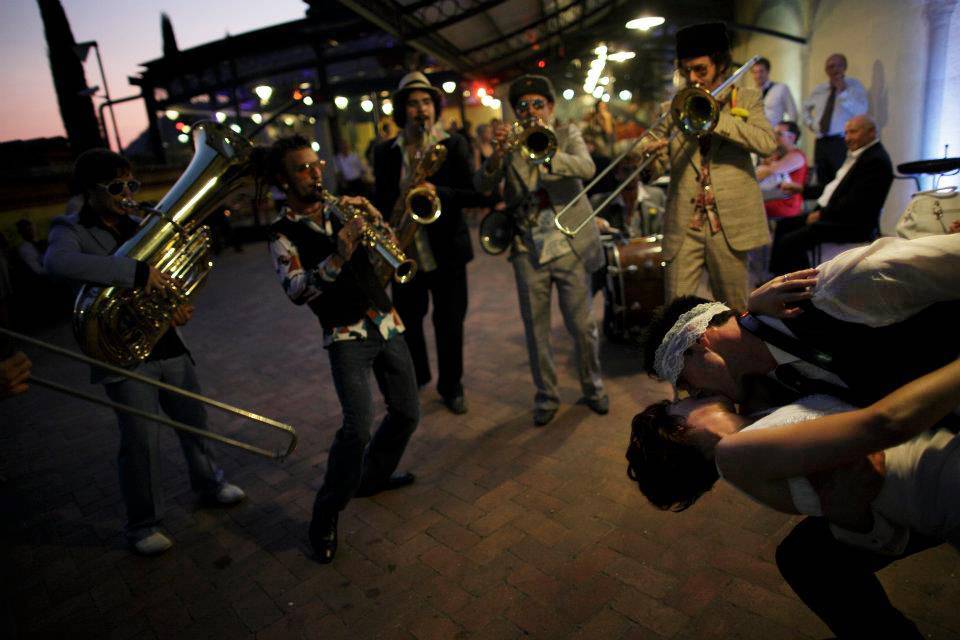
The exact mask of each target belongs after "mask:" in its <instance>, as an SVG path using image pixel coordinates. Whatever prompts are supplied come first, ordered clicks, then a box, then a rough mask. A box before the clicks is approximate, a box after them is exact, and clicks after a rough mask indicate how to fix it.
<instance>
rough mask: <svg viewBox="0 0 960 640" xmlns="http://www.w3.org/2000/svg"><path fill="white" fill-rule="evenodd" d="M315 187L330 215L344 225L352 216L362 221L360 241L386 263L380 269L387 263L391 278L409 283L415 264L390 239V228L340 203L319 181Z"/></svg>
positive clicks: (413, 273)
mask: <svg viewBox="0 0 960 640" xmlns="http://www.w3.org/2000/svg"><path fill="white" fill-rule="evenodd" d="M315 189H316V190H317V193H318V194H319V196H320V199H321V200H322V201H323V202H324V204H326V205H327V207H329V208H330V210H331V211H332V212H333V214H334V215H335V216H337V218H339V219H340V222H341V223H343V224H347V223H349V222H350V221H351V220H355V219H360V220H361V221H362V223H363V224H362V227H361V231H360V242H362V243H363V246H365V247H367V249H371V250H373V251H376V253H375V254H373V255H374V256H375V257H377V258H379V259H380V263H381V264H382V263H384V262H385V263H386V265H383V269H386V268H387V267H388V266H389V268H391V269H393V279H394V280H396V281H397V282H399V283H401V284H402V283H404V282H409V281H410V280H411V279H412V278H413V276H414V275H416V273H417V263H416V262H415V261H414V260H413V259H412V258H408V257H407V256H406V254H405V253H404V252H403V249H401V248H400V247H399V245H397V243H396V242H395V241H394V239H393V234H392V233H390V230H389V229H388V228H386V226H384V225H383V223H382V222H380V221H378V220H374V219H373V218H372V217H371V216H370V215H369V214H367V213H366V212H364V211H362V210H361V209H359V208H357V207H355V206H353V205H352V204H345V203H342V202H340V199H339V198H337V197H336V196H335V195H333V194H332V193H330V192H329V191H327V190H326V189H324V188H323V184H321V183H319V182H318V183H317V184H316V186H315ZM379 266H380V265H375V267H376V268H377V272H378V273H379V272H380V271H381V269H380V268H379Z"/></svg>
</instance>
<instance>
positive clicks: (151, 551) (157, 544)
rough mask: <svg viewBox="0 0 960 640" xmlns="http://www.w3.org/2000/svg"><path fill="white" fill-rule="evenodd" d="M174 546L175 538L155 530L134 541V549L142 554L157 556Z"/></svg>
mask: <svg viewBox="0 0 960 640" xmlns="http://www.w3.org/2000/svg"><path fill="white" fill-rule="evenodd" d="M172 546H173V540H171V539H170V538H168V537H167V536H165V535H164V534H162V533H160V532H159V531H155V532H154V533H151V534H150V535H148V536H147V537H146V538H140V539H139V540H137V541H136V542H134V543H133V549H134V551H136V552H137V553H139V554H140V555H142V556H157V555H160V554H161V553H163V552H164V551H166V550H167V549H169V548H170V547H172Z"/></svg>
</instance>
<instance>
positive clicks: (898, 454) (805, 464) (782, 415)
mask: <svg viewBox="0 0 960 640" xmlns="http://www.w3.org/2000/svg"><path fill="white" fill-rule="evenodd" d="M958 398H960V361H956V362H953V363H951V364H949V365H947V366H945V367H943V368H941V369H939V370H937V371H934V372H932V373H930V374H928V375H926V376H924V377H922V378H919V379H918V380H915V381H914V382H911V383H910V384H908V385H905V386H903V387H901V388H900V389H898V390H897V391H895V392H893V393H891V394H890V395H888V396H886V397H885V398H883V399H881V400H879V401H878V402H876V403H874V404H872V405H870V406H869V407H866V408H864V409H857V408H855V407H852V406H850V405H848V404H846V403H844V402H841V401H839V400H837V399H835V398H832V397H830V396H808V397H806V398H802V399H801V400H799V401H797V402H795V403H793V404H790V405H787V406H785V407H781V408H780V409H777V410H775V411H773V412H772V413H770V414H768V415H766V416H764V417H763V418H760V419H759V420H757V421H755V422H753V424H749V421H748V420H747V419H746V418H743V417H742V416H739V415H737V414H736V412H735V411H734V407H733V406H732V404H731V403H730V402H729V401H727V400H726V399H724V398H719V397H714V398H707V399H699V400H692V399H690V400H682V401H680V402H676V403H673V404H668V403H665V402H663V403H659V404H656V405H651V406H650V407H648V408H647V410H645V411H644V412H643V413H641V414H639V415H638V416H636V418H634V422H633V433H632V435H631V442H630V447H629V449H628V451H627V459H628V461H629V465H628V474H629V475H630V477H631V478H632V479H633V480H635V481H636V482H637V483H638V485H639V486H640V489H641V491H643V493H644V494H645V495H646V496H647V498H648V499H650V501H651V502H652V503H653V504H654V505H656V506H658V507H660V508H662V509H672V510H682V509H685V508H687V507H688V506H690V505H691V504H693V502H694V501H696V499H697V498H699V496H700V495H702V494H703V493H704V492H706V491H707V490H709V489H710V487H711V486H712V485H713V484H714V482H715V481H716V480H717V479H718V478H719V477H723V479H725V480H727V481H728V482H730V483H732V484H733V485H734V486H736V487H737V488H738V489H740V490H741V491H743V492H745V493H747V494H748V495H749V496H751V497H752V498H754V499H755V500H757V501H759V502H762V503H763V504H766V505H768V506H770V507H772V508H774V509H777V510H779V511H784V512H786V513H795V514H797V513H800V514H805V515H821V513H820V500H819V498H818V495H817V492H816V491H815V490H814V484H816V483H817V482H818V478H820V477H822V474H824V473H825V472H826V473H829V472H831V471H832V470H835V469H837V468H840V467H843V466H845V465H850V464H857V463H860V462H863V461H864V460H865V459H866V458H867V456H869V455H871V454H873V456H872V459H873V461H874V463H875V465H876V466H879V467H880V468H884V467H885V473H884V476H883V483H882V486H881V487H880V490H879V493H878V494H877V496H876V497H875V498H874V500H873V502H872V504H871V513H870V515H871V516H872V518H871V519H872V522H870V523H868V524H867V525H866V527H867V529H870V528H871V527H872V529H871V530H866V531H864V532H863V533H860V534H858V533H854V532H852V531H848V530H844V529H840V528H837V527H835V528H834V534H835V535H836V537H837V538H838V539H840V540H843V541H844V542H849V543H851V544H855V545H858V546H864V547H867V548H871V549H873V550H875V551H880V552H885V553H892V554H896V553H899V551H901V550H902V549H903V547H904V546H905V545H906V542H907V538H906V536H907V535H908V531H909V530H910V529H912V530H914V531H918V532H920V533H923V534H926V535H929V536H932V537H934V538H937V539H940V540H944V541H946V542H949V543H951V544H953V545H954V546H957V547H960V436H958V435H956V434H954V433H952V432H951V431H949V430H946V429H937V430H932V429H931V427H933V426H934V425H935V424H936V423H937V422H938V421H939V420H940V419H941V418H943V417H944V416H946V415H947V414H948V413H949V412H950V411H951V410H952V409H953V408H954V407H956V406H957V399H958ZM881 451H882V452H883V454H884V455H883V456H877V455H876V452H881Z"/></svg>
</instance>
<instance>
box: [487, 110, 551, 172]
mask: <svg viewBox="0 0 960 640" xmlns="http://www.w3.org/2000/svg"><path fill="white" fill-rule="evenodd" d="M498 147H499V148H498V151H499V153H500V154H502V155H505V154H507V153H508V152H510V151H513V150H514V149H516V150H518V151H519V152H520V155H521V156H522V157H523V158H524V159H526V160H527V162H530V163H531V164H535V165H540V164H545V163H547V162H550V159H551V158H553V154H555V153H556V152H557V134H556V133H554V131H553V129H552V128H551V127H550V126H549V125H548V124H546V123H545V122H544V121H543V120H541V119H540V118H537V117H535V116H531V117H529V118H524V119H523V120H518V121H516V122H514V123H513V124H512V125H511V126H510V135H509V136H508V137H507V139H506V140H505V141H504V142H502V143H500V144H499V145H498Z"/></svg>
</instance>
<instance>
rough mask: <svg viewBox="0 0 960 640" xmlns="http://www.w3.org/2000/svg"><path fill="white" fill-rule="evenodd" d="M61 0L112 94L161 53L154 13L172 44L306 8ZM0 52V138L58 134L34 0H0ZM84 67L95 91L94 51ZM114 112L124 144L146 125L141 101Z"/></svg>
mask: <svg viewBox="0 0 960 640" xmlns="http://www.w3.org/2000/svg"><path fill="white" fill-rule="evenodd" d="M62 5H63V8H64V10H65V11H66V13H67V19H68V20H69V21H70V26H71V28H72V29H73V36H74V38H76V40H77V42H83V41H85V40H96V41H97V42H98V43H99V45H100V53H101V55H102V56H103V65H104V70H105V72H106V74H107V85H108V86H109V88H110V97H111V98H114V99H117V98H121V97H125V96H129V95H133V94H135V93H139V87H134V86H132V85H131V84H130V83H129V82H128V81H127V77H128V76H132V75H138V72H139V66H138V65H139V63H141V62H146V61H148V60H154V59H156V58H159V57H160V55H161V50H162V44H161V38H160V13H161V12H166V13H167V14H168V15H169V16H170V19H171V21H172V22H173V29H174V32H175V33H176V37H177V44H178V45H179V47H180V48H181V49H188V48H190V47H194V46H197V45H200V44H203V43H206V42H209V41H211V40H216V39H219V38H222V37H223V36H224V35H225V34H227V33H230V34H240V33H244V32H246V31H252V30H254V29H259V28H262V27H266V26H270V25H273V24H278V23H281V22H288V21H290V20H297V19H299V18H302V17H303V16H304V13H305V11H306V9H307V5H306V4H305V3H304V2H303V1H302V0H269V1H264V0H230V1H226V0H203V1H198V0H147V1H140V0H122V1H121V0H62ZM0 53H2V60H3V61H4V63H3V66H2V70H0V80H2V86H3V88H4V93H5V96H4V100H3V101H2V102H0V142H2V141H7V140H16V139H28V138H38V137H49V136H58V135H63V134H64V130H63V122H62V121H61V119H60V111H59V109H58V108H57V98H56V94H55V92H54V90H53V79H52V77H51V75H50V64H49V60H48V58H47V45H46V40H45V38H44V35H43V23H42V21H41V20H40V9H39V7H38V6H37V3H36V1H35V0H2V2H0ZM84 66H85V70H86V78H87V84H88V85H90V86H93V85H101V92H102V84H103V83H102V82H101V80H100V71H99V69H98V68H97V62H96V55H95V54H94V52H93V51H91V52H90V55H89V56H88V57H87V61H86V64H85V65H84ZM94 104H95V105H97V104H99V101H95V103H94ZM116 115H117V122H118V125H119V128H120V137H121V139H122V142H123V144H124V145H126V144H128V143H129V142H130V141H132V140H133V139H134V138H135V137H137V135H139V134H140V132H141V131H142V130H143V129H144V128H145V127H146V124H147V117H146V113H145V112H144V107H143V101H142V100H137V101H132V102H130V103H128V104H122V105H118V106H117V107H116ZM109 120H110V119H109V117H108V118H107V121H108V123H109ZM111 141H112V132H111Z"/></svg>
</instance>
